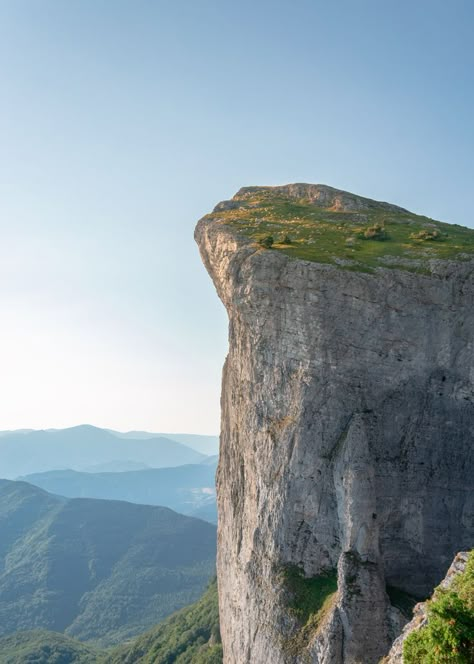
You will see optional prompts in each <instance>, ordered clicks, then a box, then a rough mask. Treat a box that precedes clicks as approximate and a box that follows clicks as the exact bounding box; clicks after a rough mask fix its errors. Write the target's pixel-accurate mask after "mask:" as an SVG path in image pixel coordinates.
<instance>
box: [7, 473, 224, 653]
mask: <svg viewBox="0 0 474 664" xmlns="http://www.w3.org/2000/svg"><path fill="white" fill-rule="evenodd" d="M0 533H1V537H0V635H5V634H8V633H12V632H15V631H19V630H30V629H47V630H54V631H59V632H66V633H67V634H69V635H71V636H75V637H78V638H79V639H81V640H91V641H94V642H96V643H98V644H101V645H109V644H113V643H118V642H120V641H123V640H125V639H128V638H130V637H131V636H133V635H135V634H138V633H141V632H143V631H144V630H145V629H148V628H149V627H151V626H152V625H154V624H155V623H157V622H159V621H161V620H162V619H163V618H165V617H166V616H167V615H169V614H170V613H172V612H173V611H175V610H176V609H179V608H181V607H183V606H185V605H187V604H189V603H191V602H193V601H195V600H196V599H197V598H198V597H199V596H200V595H201V593H202V591H203V590H204V588H205V586H206V585H207V583H208V581H209V578H210V577H211V576H212V575H213V574H214V567H215V546H216V541H215V540H216V529H215V526H213V525H212V524H210V523H206V522H205V521H201V520H199V519H193V518H189V517H186V516H183V515H180V514H177V513H176V512H173V511H171V510H169V509H167V508H164V507H153V506H148V505H135V504H132V503H126V502H119V501H107V500H93V499H67V498H63V497H59V496H54V495H52V494H49V493H47V492H45V491H43V490H42V489H40V488H38V487H35V486H32V485H30V484H27V483H26V482H11V481H8V480H0Z"/></svg>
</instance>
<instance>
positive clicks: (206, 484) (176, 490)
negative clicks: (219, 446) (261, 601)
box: [21, 457, 217, 523]
mask: <svg viewBox="0 0 474 664" xmlns="http://www.w3.org/2000/svg"><path fill="white" fill-rule="evenodd" d="M216 461H217V460H216V459H215V458H213V457H209V463H208V462H207V459H206V460H205V462H203V463H201V464H192V465H186V466H177V467H175V468H149V469H145V470H134V471H128V472H116V473H113V472H108V473H98V472H96V473H84V472H78V471H74V470H52V471H49V472H45V473H37V474H33V475H26V476H24V477H22V478H21V479H22V480H24V481H25V482H29V483H30V484H34V485H36V486H39V487H41V488H42V489H45V490H46V491H49V492H51V493H55V494H59V495H61V496H67V497H68V498H86V497H87V498H103V499H108V500H127V501H129V502H132V503H142V504H147V505H162V506H165V507H170V508H171V509H173V510H176V511H177V512H181V513H182V514H187V515H191V516H198V517H200V518H202V519H206V520H208V521H212V522H213V523H215V522H216V521H217V512H216V495H215V480H214V475H215V472H216Z"/></svg>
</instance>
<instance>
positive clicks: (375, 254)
mask: <svg viewBox="0 0 474 664" xmlns="http://www.w3.org/2000/svg"><path fill="white" fill-rule="evenodd" d="M233 205H234V206H235V207H234V206H232V207H229V209H222V208H221V209H219V208H220V206H218V207H217V208H216V210H215V211H214V212H213V213H211V214H210V215H208V218H209V219H213V220H215V221H216V222H218V223H221V224H223V225H225V226H230V227H231V228H232V229H233V231H236V232H237V233H238V234H240V235H243V236H246V237H248V238H251V239H252V240H254V241H255V245H256V247H258V248H260V242H261V241H262V240H265V238H268V237H269V236H270V237H271V238H272V239H273V245H272V246H271V249H265V248H264V247H262V248H261V250H262V251H266V250H271V251H280V252H282V253H284V254H286V255H287V256H290V257H292V258H299V259H303V260H308V261H316V262H319V263H327V264H334V265H339V266H340V267H343V268H344V269H349V270H356V271H365V272H372V271H373V269H374V268H376V267H392V268H397V269H404V270H411V271H414V272H421V273H429V272H430V266H429V263H428V261H429V260H430V259H444V260H447V259H451V260H467V259H470V258H474V229H471V228H466V227H463V226H459V225H457V224H446V223H443V222H441V221H436V220H433V219H430V218H429V217H423V216H420V215H416V214H412V213H411V212H408V211H406V210H402V209H387V208H386V207H383V206H380V207H377V204H375V205H374V206H367V208H365V209H364V208H362V209H357V210H338V209H334V207H333V208H325V207H320V206H319V205H316V204H314V203H312V202H311V201H310V200H309V199H305V198H295V197H293V196H288V195H285V194H284V193H282V192H281V191H278V188H276V189H274V190H272V188H262V189H258V188H255V190H248V191H246V192H245V193H244V194H237V195H236V196H235V197H234V199H233ZM376 226H378V227H381V228H382V229H383V232H382V233H381V234H380V233H379V235H382V236H384V237H385V239H383V240H381V239H370V238H366V237H365V234H366V232H367V231H368V230H369V229H370V228H373V227H376ZM368 234H369V235H370V231H369V233H368ZM287 236H288V238H289V239H290V240H291V242H290V243H288V242H287V241H286V237H287Z"/></svg>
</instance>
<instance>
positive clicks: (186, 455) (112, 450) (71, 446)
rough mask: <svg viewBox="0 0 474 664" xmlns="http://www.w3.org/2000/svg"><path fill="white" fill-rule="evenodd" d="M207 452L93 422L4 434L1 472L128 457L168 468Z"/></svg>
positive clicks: (0, 449) (28, 471)
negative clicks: (122, 432)
mask: <svg viewBox="0 0 474 664" xmlns="http://www.w3.org/2000/svg"><path fill="white" fill-rule="evenodd" d="M205 456H206V455H204V454H202V453H201V452H198V451H196V450H195V449H192V448H191V447H188V446H186V445H184V444H183V443H180V442H178V441H177V440H170V439H168V438H164V437H147V438H143V437H142V438H130V437H128V435H125V437H123V436H119V435H116V434H114V433H111V432H110V431H107V430H106V429H99V428H98V427H93V426H91V425H80V426H77V427H71V428H69V429H57V430H49V431H47V430H44V431H24V430H20V431H17V432H1V435H0V475H1V476H2V477H4V478H6V479H14V478H16V477H18V476H20V475H28V474H31V473H38V472H44V471H49V470H52V469H64V468H71V469H73V470H82V469H83V468H85V467H90V466H94V465H100V464H110V463H114V464H116V463H118V462H124V461H126V462H132V463H139V464H144V465H146V466H150V467H152V468H164V467H170V466H180V465H185V464H192V463H199V462H200V461H202V460H204V459H205Z"/></svg>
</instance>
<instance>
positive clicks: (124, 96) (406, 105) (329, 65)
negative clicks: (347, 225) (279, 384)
mask: <svg viewBox="0 0 474 664" xmlns="http://www.w3.org/2000/svg"><path fill="white" fill-rule="evenodd" d="M473 31H474V3H472V1H470V0H465V1H462V0H452V1H451V2H449V3H448V2H446V1H445V0H443V1H439V0H396V1H395V0H383V1H381V0H350V1H349V0H346V1H342V0H331V1H329V0H325V1H324V2H323V1H320V0H312V1H310V0H293V1H292V2H290V1H289V0H288V1H286V2H279V1H278V0H273V1H269V0H261V1H259V0H254V1H253V2H249V1H248V0H240V1H239V2H235V0H234V1H232V2H231V1H228V0H213V1H210V0H209V1H208V0H167V1H165V0H154V1H151V0H126V1H125V0H67V1H65V0H41V1H39V0H0V56H1V63H2V66H1V69H0V95H1V102H0V141H1V143H0V149H1V151H0V224H1V235H0V239H1V245H0V247H1V261H0V307H1V312H2V325H1V331H0V372H1V378H0V403H1V409H0V429H6V428H18V427H35V428H41V427H61V426H69V425H74V424H78V423H80V422H90V423H92V424H97V425H99V426H109V427H115V428H118V429H132V428H143V429H150V430H161V431H164V430H168V431H188V432H197V433H199V432H200V433H214V432H217V431H218V419H219V392H220V374H221V366H222V363H223V360H224V356H225V352H226V337H227V332H226V324H227V322H226V316H225V312H224V310H223V308H222V305H221V304H220V302H219V301H218V300H217V297H216V295H215V293H214V290H213V287H212V285H211V283H210V281H209V279H208V277H207V275H206V273H205V271H204V268H203V267H202V266H201V263H200V260H199V256H198V252H197V249H196V247H195V245H194V242H193V229H194V225H195V223H196V221H197V220H198V219H199V217H200V216H202V215H203V214H205V213H206V212H208V211H209V210H210V209H211V208H212V207H213V206H214V205H215V203H217V202H218V201H219V200H222V199H225V198H230V197H231V196H232V195H233V193H235V191H236V190H237V189H238V188H239V187H241V186H243V185H250V184H281V183H285V182H295V181H300V182H301V181H303V182H322V183H326V184H330V185H333V186H336V187H339V188H343V189H348V190H350V191H355V192H358V193H360V194H362V195H366V196H369V197H372V198H379V199H383V200H389V201H391V202H394V203H398V204H400V205H402V206H404V207H408V208H410V209H412V210H414V211H416V212H422V213H424V214H428V215H430V216H432V217H435V218H438V219H443V220H445V221H453V222H457V223H462V224H465V225H469V226H473V225H474V219H473V217H472V215H471V209H472V184H473V180H474V167H473V155H474V137H473V133H474V129H473V118H474V85H473V72H474V47H473V43H474V42H473V38H472V35H473Z"/></svg>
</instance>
